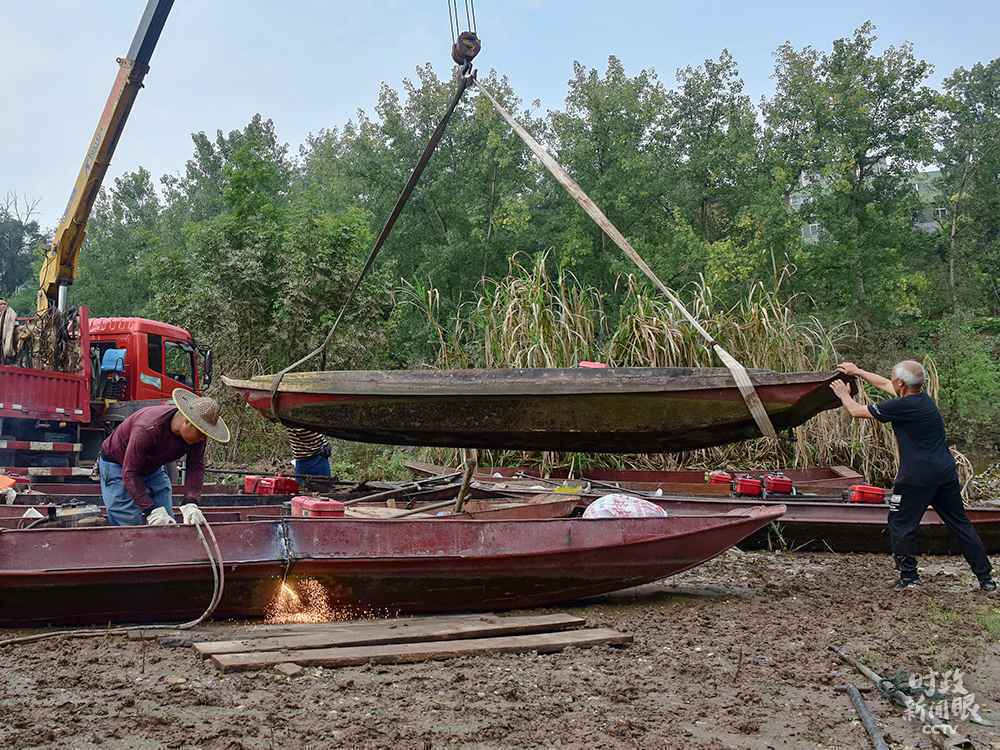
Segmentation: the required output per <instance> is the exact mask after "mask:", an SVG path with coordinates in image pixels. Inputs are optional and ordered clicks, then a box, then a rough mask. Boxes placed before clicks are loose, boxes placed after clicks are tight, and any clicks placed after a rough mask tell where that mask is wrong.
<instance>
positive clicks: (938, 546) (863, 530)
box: [653, 497, 1000, 555]
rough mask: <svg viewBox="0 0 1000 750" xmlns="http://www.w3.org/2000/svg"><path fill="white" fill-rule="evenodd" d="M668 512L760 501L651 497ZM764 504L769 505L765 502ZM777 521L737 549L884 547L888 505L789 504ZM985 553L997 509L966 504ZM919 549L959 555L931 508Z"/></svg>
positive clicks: (991, 549) (994, 543)
mask: <svg viewBox="0 0 1000 750" xmlns="http://www.w3.org/2000/svg"><path fill="white" fill-rule="evenodd" d="M653 502H655V503H657V504H658V505H659V506H660V507H662V508H664V509H666V510H667V511H668V512H670V513H688V512H690V513H708V512H716V513H725V512H732V511H735V510H739V509H741V508H742V509H746V508H751V507H759V506H760V505H761V504H762V502H761V501H760V500H753V501H750V500H738V499H735V498H733V499H729V500H721V499H718V500H717V499H715V498H711V499H710V498H689V499H682V498H674V497H670V498H668V497H664V498H659V499H655V500H653ZM763 504H765V505H766V504H767V501H764V503H763ZM782 507H785V508H786V512H785V514H784V515H783V516H782V517H781V519H780V520H778V521H776V522H775V523H774V524H771V525H770V526H769V527H767V528H762V529H761V530H760V531H757V532H755V533H754V534H751V535H750V536H748V537H747V538H745V539H744V540H743V541H742V542H740V544H739V547H740V548H741V549H782V550H796V551H799V550H800V551H810V552H888V551H889V531H888V528H887V525H886V523H887V519H888V515H889V506H888V505H885V504H882V505H860V504H854V503H809V502H798V503H789V504H788V505H787V506H785V505H782ZM966 514H967V515H968V516H969V520H970V521H972V524H973V526H975V528H976V531H977V532H978V533H979V536H980V538H981V539H982V540H983V545H984V546H985V547H986V552H987V554H991V555H995V554H1000V508H967V509H966ZM920 550H921V552H922V553H923V554H927V555H960V554H962V551H961V549H959V547H958V545H957V544H956V542H955V539H954V538H953V536H952V534H951V532H950V531H949V530H948V528H947V527H946V526H945V525H944V522H943V521H942V520H941V518H940V517H939V516H938V514H937V513H935V512H934V511H933V510H928V511H927V512H926V513H925V514H924V517H923V519H921V521H920Z"/></svg>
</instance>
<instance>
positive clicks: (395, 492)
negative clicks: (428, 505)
mask: <svg viewBox="0 0 1000 750" xmlns="http://www.w3.org/2000/svg"><path fill="white" fill-rule="evenodd" d="M461 474H462V472H460V471H456V472H455V473H454V474H442V475H441V476H437V477H429V478H427V479H421V480H419V481H417V482H408V483H407V484H404V485H400V486H399V487H393V488H392V489H391V490H384V491H382V492H376V493H375V494H373V495H365V496H363V497H355V498H353V499H351V500H346V501H344V505H357V504H358V503H370V502H374V501H376V500H388V499H389V498H390V497H399V496H400V495H405V494H406V493H408V492H412V491H413V490H421V489H424V488H425V486H426V485H429V484H437V483H438V482H443V481H445V480H448V479H455V478H457V477H459V476H461Z"/></svg>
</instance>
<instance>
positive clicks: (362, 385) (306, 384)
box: [223, 367, 857, 453]
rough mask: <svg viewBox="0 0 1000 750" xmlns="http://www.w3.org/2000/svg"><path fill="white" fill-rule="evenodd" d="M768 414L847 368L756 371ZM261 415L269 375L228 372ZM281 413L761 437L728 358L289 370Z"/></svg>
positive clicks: (621, 439) (584, 445) (328, 422)
mask: <svg viewBox="0 0 1000 750" xmlns="http://www.w3.org/2000/svg"><path fill="white" fill-rule="evenodd" d="M748 372H749V375H750V379H751V380H752V381H753V384H754V386H755V387H756V389H757V394H758V395H759V396H760V399H761V401H762V402H763V404H764V407H765V408H766V410H767V413H768V416H769V417H770V419H771V422H772V424H773V425H774V427H775V429H777V430H779V431H780V430H784V429H787V428H790V427H796V426H798V425H800V424H802V423H804V422H805V421H807V420H808V419H811V418H812V417H814V416H815V415H816V414H818V413H820V412H821V411H824V410H826V409H833V408H836V407H837V406H839V405H840V402H839V401H838V400H837V398H836V397H835V396H834V395H833V392H832V391H831V390H830V388H829V384H830V383H831V382H832V381H833V380H836V379H841V380H843V381H845V382H847V383H849V384H850V386H851V388H852V390H853V389H856V388H857V385H856V383H855V382H854V378H848V377H847V376H845V375H843V374H841V373H822V372H798V373H777V372H771V371H770V370H749V371H748ZM223 380H224V381H225V383H226V385H228V386H229V387H230V388H233V389H235V390H236V391H237V392H238V393H239V394H240V395H241V396H243V398H244V399H246V401H247V402H248V403H249V404H250V405H251V406H253V407H254V408H255V409H257V410H259V411H260V412H261V413H263V414H264V415H265V416H268V417H270V416H272V412H271V382H272V377H271V376H269V375H262V376H260V377H256V378H253V379H252V380H234V379H230V378H223ZM274 406H275V414H274V415H275V416H276V417H277V419H279V420H280V421H281V422H283V423H285V424H288V425H293V426H297V427H306V428H309V429H312V430H316V431H318V432H322V433H325V434H327V435H331V436H333V437H337V438H343V439H345V440H358V441H361V442H368V443H387V444H391V445H428V446H443V447H454V448H498V449H512V450H545V451H597V452H610V453H662V452H672V451H685V450H692V449H695V448H706V447H709V446H713V445H722V444H724V443H732V442H735V441H739V440H747V439H750V438H755V437H759V436H760V431H759V430H758V428H757V425H756V423H755V422H754V420H753V419H752V418H751V416H750V413H749V411H748V410H747V407H746V404H745V403H744V401H743V396H742V395H741V394H740V392H739V390H738V389H737V387H736V384H735V382H734V381H733V377H732V375H731V374H730V373H729V371H728V370H726V369H725V368H645V367H618V368H615V367H609V368H606V369H595V368H588V367H577V368H566V369H558V368H551V369H524V370H518V369H507V370H395V371H390V370H345V371H334V372H293V373H289V374H288V375H286V376H285V377H284V379H283V380H282V381H281V385H280V388H279V389H278V391H277V393H276V394H275V398H274Z"/></svg>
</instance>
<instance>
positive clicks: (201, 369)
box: [90, 318, 211, 401]
mask: <svg viewBox="0 0 1000 750" xmlns="http://www.w3.org/2000/svg"><path fill="white" fill-rule="evenodd" d="M201 354H202V356H201V357H200V358H199V356H198V355H199V350H198V347H197V346H196V344H195V342H194V339H193V338H192V337H191V334H190V333H188V332H187V331H186V330H184V329H183V328H180V327H179V326H175V325H170V324H169V323H161V322H160V321H157V320H148V319H146V318H92V319H91V320H90V355H91V370H92V373H93V379H92V386H91V397H92V400H94V401H158V400H164V399H169V398H170V394H171V393H173V390H174V389H175V388H186V389H187V390H189V391H194V392H195V393H198V394H200V393H201V391H202V389H203V388H204V387H205V386H207V385H209V383H210V382H211V352H209V351H207V350H202V351H201ZM199 359H200V360H201V362H199Z"/></svg>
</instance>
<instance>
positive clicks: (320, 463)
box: [295, 453, 330, 477]
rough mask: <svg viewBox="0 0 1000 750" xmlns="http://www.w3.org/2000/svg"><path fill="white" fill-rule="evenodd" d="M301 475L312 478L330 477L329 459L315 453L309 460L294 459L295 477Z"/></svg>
mask: <svg viewBox="0 0 1000 750" xmlns="http://www.w3.org/2000/svg"><path fill="white" fill-rule="evenodd" d="M303 475H307V476H314V477H328V476H330V459H329V458H327V457H326V456H324V455H323V454H322V453H317V454H316V455H315V456H310V457H309V458H297V459H295V476H296V477H301V476H303Z"/></svg>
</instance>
